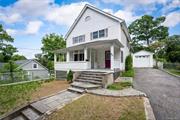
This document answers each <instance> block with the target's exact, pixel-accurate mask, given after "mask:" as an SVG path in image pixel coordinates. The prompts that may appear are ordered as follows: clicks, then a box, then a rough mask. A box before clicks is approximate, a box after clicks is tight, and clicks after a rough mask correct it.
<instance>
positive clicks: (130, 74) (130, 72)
mask: <svg viewBox="0 0 180 120" xmlns="http://www.w3.org/2000/svg"><path fill="white" fill-rule="evenodd" d="M121 76H122V77H134V69H131V70H128V71H124V72H122V75H121Z"/></svg>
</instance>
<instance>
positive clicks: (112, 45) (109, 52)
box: [54, 5, 130, 73]
mask: <svg viewBox="0 0 180 120" xmlns="http://www.w3.org/2000/svg"><path fill="white" fill-rule="evenodd" d="M65 40H66V48H65V49H60V50H56V51H55V56H54V58H55V59H54V66H55V71H56V73H60V71H68V70H70V69H71V70H72V71H88V70H90V71H92V70H94V71H111V72H114V71H122V70H124V68H125V58H126V56H127V55H129V53H130V51H129V49H130V45H129V41H130V35H129V33H128V29H127V26H126V23H125V21H124V20H123V19H121V18H118V17H116V16H114V15H111V14H109V13H107V12H104V11H102V10H100V9H98V8H96V7H93V6H91V5H85V7H84V8H83V9H82V11H81V12H80V14H79V16H78V17H77V19H76V20H75V21H74V23H73V24H72V26H71V27H70V29H69V31H68V32H67V34H66V35H65Z"/></svg>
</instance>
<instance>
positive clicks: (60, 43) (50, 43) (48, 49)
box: [41, 33, 66, 60]
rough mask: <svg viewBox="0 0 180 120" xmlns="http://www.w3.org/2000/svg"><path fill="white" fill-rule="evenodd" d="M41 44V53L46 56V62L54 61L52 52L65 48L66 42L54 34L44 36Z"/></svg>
mask: <svg viewBox="0 0 180 120" xmlns="http://www.w3.org/2000/svg"><path fill="white" fill-rule="evenodd" d="M42 44H43V47H42V48H41V49H42V51H43V53H44V54H45V55H47V56H48V60H54V53H53V52H54V50H57V49H62V48H65V47H66V42H65V40H64V39H63V37H62V36H59V35H57V34H55V33H51V34H49V35H48V34H47V35H45V37H43V39H42Z"/></svg>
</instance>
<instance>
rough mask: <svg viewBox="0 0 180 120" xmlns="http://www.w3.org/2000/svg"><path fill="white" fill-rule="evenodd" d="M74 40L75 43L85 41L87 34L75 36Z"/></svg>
mask: <svg viewBox="0 0 180 120" xmlns="http://www.w3.org/2000/svg"><path fill="white" fill-rule="evenodd" d="M72 40H73V44H76V43H81V42H84V41H85V35H80V36H77V37H73V38H72Z"/></svg>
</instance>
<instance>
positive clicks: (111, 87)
mask: <svg viewBox="0 0 180 120" xmlns="http://www.w3.org/2000/svg"><path fill="white" fill-rule="evenodd" d="M131 86H132V83H131V82H115V83H113V84H112V85H109V86H108V87H107V89H109V90H122V89H124V88H129V87H131Z"/></svg>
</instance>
